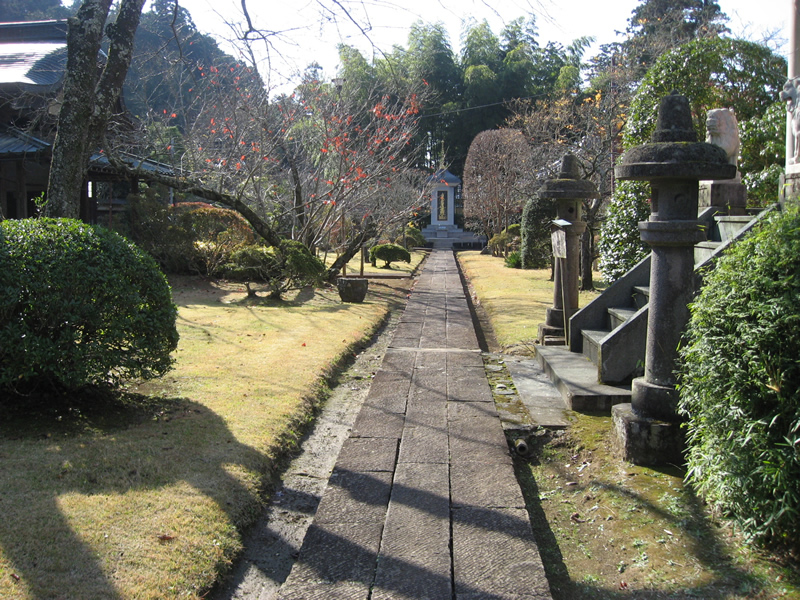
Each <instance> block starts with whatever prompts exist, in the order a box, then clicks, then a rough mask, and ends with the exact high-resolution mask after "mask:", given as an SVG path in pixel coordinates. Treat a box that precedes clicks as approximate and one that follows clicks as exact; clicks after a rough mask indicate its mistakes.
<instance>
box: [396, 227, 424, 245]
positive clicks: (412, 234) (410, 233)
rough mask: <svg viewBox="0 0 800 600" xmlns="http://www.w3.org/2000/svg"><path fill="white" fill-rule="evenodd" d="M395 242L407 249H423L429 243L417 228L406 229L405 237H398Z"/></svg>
mask: <svg viewBox="0 0 800 600" xmlns="http://www.w3.org/2000/svg"><path fill="white" fill-rule="evenodd" d="M395 242H396V243H397V244H398V245H403V246H404V247H406V248H413V247H421V246H424V245H425V244H426V243H427V242H426V240H425V236H424V235H422V232H421V231H420V230H419V229H417V228H416V227H406V228H405V231H404V233H403V235H400V236H398V237H397V239H396V240H395Z"/></svg>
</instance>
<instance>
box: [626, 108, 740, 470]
mask: <svg viewBox="0 0 800 600" xmlns="http://www.w3.org/2000/svg"><path fill="white" fill-rule="evenodd" d="M615 174H616V176H617V178H618V179H622V180H626V179H627V180H636V181H649V182H650V187H651V192H652V195H651V200H650V202H651V213H650V218H649V220H648V221H644V222H641V223H639V230H640V233H641V238H642V240H643V241H644V242H646V243H647V244H649V245H650V246H651V247H652V250H653V254H652V260H651V267H650V303H649V309H648V319H647V350H646V353H647V354H646V358H645V369H644V377H640V378H638V379H634V381H633V385H632V390H631V391H632V398H631V404H619V405H617V406H615V407H614V408H613V409H612V415H613V417H614V422H615V429H616V431H617V433H618V436H619V439H618V440H617V443H618V447H619V448H620V449H621V450H622V454H623V458H625V459H626V460H629V461H631V462H634V463H637V464H665V463H673V464H681V463H682V450H683V440H682V436H681V432H680V424H679V422H680V419H679V417H678V413H677V405H678V392H677V390H676V388H675V384H676V379H675V369H676V366H677V358H678V345H679V343H680V340H681V336H682V334H683V330H684V328H685V326H686V323H687V322H688V320H689V308H688V305H689V303H690V302H691V300H692V298H693V296H694V293H695V283H694V245H695V244H696V243H698V242H701V241H704V240H705V239H706V236H705V232H704V231H703V229H702V228H701V225H700V222H699V221H698V220H697V207H698V182H699V181H700V180H705V179H731V178H733V177H734V176H735V175H736V167H735V166H734V165H732V164H729V163H728V160H727V157H726V155H725V151H724V150H723V149H722V148H720V147H719V146H716V145H713V144H709V143H707V142H698V141H697V135H696V133H695V130H694V126H693V124H692V115H691V110H690V108H689V100H688V99H687V98H686V97H685V96H681V95H678V94H677V93H676V92H673V93H672V94H671V95H669V96H666V97H665V98H663V99H662V100H661V105H660V106H659V110H658V120H657V124H656V131H655V132H654V133H653V137H652V143H649V144H644V145H641V146H636V147H634V148H631V149H630V150H628V151H627V152H626V153H625V154H624V155H623V156H622V157H621V160H620V163H619V164H618V165H617V166H616V168H615Z"/></svg>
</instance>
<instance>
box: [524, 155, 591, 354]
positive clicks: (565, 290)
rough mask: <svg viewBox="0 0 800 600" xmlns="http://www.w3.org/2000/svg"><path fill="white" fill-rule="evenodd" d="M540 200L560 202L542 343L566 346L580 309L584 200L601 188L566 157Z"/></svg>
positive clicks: (584, 225)
mask: <svg viewBox="0 0 800 600" xmlns="http://www.w3.org/2000/svg"><path fill="white" fill-rule="evenodd" d="M538 195H539V198H541V199H553V200H555V201H556V219H555V220H554V221H553V225H552V227H551V234H552V240H553V261H554V263H553V264H554V269H553V279H554V284H555V285H554V291H553V306H552V307H551V308H548V309H547V317H546V320H545V322H544V323H542V324H540V325H539V343H540V344H546V345H563V344H564V343H565V340H566V335H565V333H566V329H567V325H568V323H569V318H570V316H572V315H573V314H574V313H575V312H576V311H577V310H578V271H579V268H578V265H579V264H580V245H579V241H580V236H581V235H582V234H583V232H584V231H586V223H585V222H584V221H583V220H582V219H583V201H584V200H586V199H589V198H597V197H598V195H599V194H598V193H597V188H596V187H595V185H594V184H593V183H592V182H591V181H587V180H585V179H581V174H580V168H579V165H578V159H577V158H576V157H575V156H573V155H572V154H566V155H564V158H563V159H562V160H561V172H560V173H559V175H558V177H557V178H556V179H548V180H547V181H545V183H544V185H543V186H542V187H541V189H540V190H539V194H538Z"/></svg>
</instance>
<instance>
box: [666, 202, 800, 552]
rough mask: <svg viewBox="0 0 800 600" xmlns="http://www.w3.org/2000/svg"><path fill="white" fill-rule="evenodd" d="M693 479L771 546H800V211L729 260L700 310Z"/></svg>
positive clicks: (694, 356) (690, 385) (691, 385)
mask: <svg viewBox="0 0 800 600" xmlns="http://www.w3.org/2000/svg"><path fill="white" fill-rule="evenodd" d="M686 338H687V339H686V344H685V346H684V347H683V349H682V350H681V359H682V368H681V372H680V405H679V409H680V411H681V413H682V414H683V415H685V416H686V418H687V419H688V422H687V430H688V434H687V439H688V467H689V472H688V479H689V480H690V481H691V482H693V483H694V485H695V486H696V487H697V490H698V491H699V492H700V494H701V495H702V496H704V497H705V498H706V499H707V500H708V501H709V502H711V503H712V504H713V505H715V506H716V507H717V508H718V509H720V510H721V511H722V512H724V513H727V514H728V515H730V516H731V517H732V518H733V519H735V520H736V521H738V523H739V524H740V526H741V527H743V528H744V530H745V531H746V532H748V533H749V534H752V535H753V536H756V537H759V538H762V539H771V540H783V541H787V542H790V543H792V544H795V545H796V544H797V543H798V542H800V484H799V483H798V482H800V361H799V360H798V357H800V211H799V210H798V208H796V207H794V208H791V209H789V210H787V211H786V212H785V213H784V214H781V215H776V217H775V218H773V219H771V220H770V222H769V223H767V224H765V225H764V226H763V227H761V228H760V229H759V230H758V231H756V232H754V233H752V234H750V235H749V236H748V237H747V238H746V239H745V240H743V241H742V242H740V243H738V244H737V245H736V246H735V247H733V248H732V249H731V250H730V251H729V252H727V253H726V255H725V256H723V257H722V258H721V259H720V260H719V263H718V265H717V267H716V269H715V270H714V271H713V272H711V273H709V274H708V275H707V276H706V280H705V286H704V287H703V290H702V292H701V293H700V295H699V296H698V298H697V300H696V302H695V303H694V304H693V305H692V307H691V319H690V323H689V326H688V330H687V335H686Z"/></svg>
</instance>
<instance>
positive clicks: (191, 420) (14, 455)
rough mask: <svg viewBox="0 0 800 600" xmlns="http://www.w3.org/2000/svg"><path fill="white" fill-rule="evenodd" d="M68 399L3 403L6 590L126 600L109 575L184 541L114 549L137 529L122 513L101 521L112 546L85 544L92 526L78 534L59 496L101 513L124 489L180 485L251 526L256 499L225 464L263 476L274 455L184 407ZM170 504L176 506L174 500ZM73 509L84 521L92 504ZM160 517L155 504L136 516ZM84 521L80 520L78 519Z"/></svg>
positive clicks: (175, 402) (0, 538)
mask: <svg viewBox="0 0 800 600" xmlns="http://www.w3.org/2000/svg"><path fill="white" fill-rule="evenodd" d="M62 400H63V399H62ZM69 400H70V405H71V406H72V408H65V405H66V403H65V402H62V403H58V402H53V400H52V399H48V398H45V397H38V398H37V397H27V398H13V399H12V398H4V399H3V400H2V401H0V413H2V414H3V418H2V425H0V481H1V482H2V485H0V490H2V492H1V493H0V499H2V506H3V513H4V518H3V519H2V523H0V547H1V548H2V554H3V556H4V557H5V558H6V559H7V560H8V561H9V562H10V563H11V568H12V569H13V573H9V574H6V575H5V578H7V579H6V582H5V583H8V581H10V579H8V576H9V575H11V578H13V580H14V581H17V582H19V583H18V584H17V585H21V586H24V587H25V588H26V589H27V593H28V595H29V596H30V597H32V598H37V599H39V598H41V599H44V598H56V597H62V595H63V594H66V596H63V597H67V596H69V597H80V598H82V599H84V600H89V599H92V598H97V599H106V600H107V599H116V598H123V597H125V596H124V594H123V593H122V592H121V591H120V590H119V589H118V588H117V587H116V585H115V583H114V579H115V577H116V575H117V568H118V567H122V566H123V565H124V563H125V562H126V561H133V562H134V563H135V562H137V561H145V562H147V561H148V560H153V559H152V556H154V555H156V554H157V552H158V548H159V545H160V544H164V543H170V544H173V548H175V547H181V544H183V543H184V541H183V540H181V539H180V537H181V534H180V532H176V533H175V536H177V537H176V538H175V540H176V541H174V542H173V541H168V542H165V541H164V539H160V538H159V537H158V534H159V533H162V534H166V533H168V532H167V531H164V532H159V531H148V532H147V533H146V534H144V533H142V534H141V539H135V540H128V544H129V546H123V545H122V544H124V543H125V542H124V541H123V540H122V539H119V537H118V536H120V534H119V532H120V531H125V532H126V533H125V534H124V535H122V537H124V536H125V535H128V536H130V532H128V531H127V530H128V529H132V530H135V529H134V528H135V524H134V523H132V522H130V520H129V519H130V515H129V516H128V517H127V520H126V518H125V517H123V516H121V515H120V516H119V517H117V516H116V515H114V516H110V517H108V519H106V520H105V521H103V518H102V517H100V518H99V519H100V522H101V523H104V525H103V526H105V527H109V529H108V532H109V533H107V535H106V538H109V535H112V538H117V539H109V540H108V544H106V543H104V542H97V540H96V539H94V543H91V544H90V543H89V542H88V541H87V536H89V537H91V538H96V536H98V535H100V534H101V532H98V531H95V529H96V527H95V525H96V524H95V523H94V521H93V518H94V517H93V516H92V524H91V526H89V527H87V528H84V530H83V531H76V530H75V529H74V528H73V524H72V521H71V519H77V520H78V521H80V519H81V518H80V517H76V516H75V515H74V514H73V515H68V514H66V513H65V512H64V510H63V508H62V507H63V499H64V498H65V497H66V496H74V495H78V496H82V497H84V498H89V497H93V496H94V497H96V498H97V502H98V505H99V506H102V502H104V501H110V502H114V501H116V500H117V499H118V498H119V497H121V496H124V495H125V494H127V493H129V492H139V491H151V490H160V489H164V488H166V487H168V486H172V485H175V484H183V483H185V484H188V485H189V486H190V487H191V488H192V489H193V490H194V491H195V492H196V493H197V494H200V495H202V496H205V497H206V498H210V499H211V500H213V502H214V503H215V504H216V505H217V506H218V507H219V509H220V510H221V511H222V512H224V513H226V515H227V520H228V521H229V522H230V523H231V524H233V525H234V526H237V527H240V526H241V525H242V524H243V521H246V520H247V519H248V518H249V517H248V512H253V511H257V510H258V509H259V500H258V498H257V497H254V496H256V495H257V494H254V490H253V489H252V488H248V487H246V486H245V485H243V484H242V482H241V481H240V480H239V479H238V478H236V477H234V476H233V475H232V474H231V466H234V467H235V468H236V469H240V470H244V471H246V472H248V473H260V474H263V473H269V472H270V471H271V469H270V467H273V468H274V457H268V456H267V455H265V454H264V453H262V452H259V451H256V450H254V449H253V448H251V447H249V446H246V445H243V444H240V443H238V442H237V441H236V438H235V437H234V435H233V434H232V432H231V431H230V430H229V429H228V427H227V426H226V424H225V421H224V419H223V418H222V417H220V416H219V415H217V414H215V413H214V412H213V411H211V410H209V409H208V408H207V407H205V406H203V405H201V404H198V403H195V402H192V401H190V400H187V399H183V398H151V397H146V396H139V395H133V394H114V393H108V392H105V393H101V392H96V391H94V392H91V393H87V394H86V395H83V396H81V397H75V396H72V397H70V399H69ZM134 495H135V494H134ZM174 500H175V501H177V502H180V497H176V498H174ZM88 502H89V504H91V503H92V502H94V501H93V500H90V501H88ZM121 502H126V500H121ZM82 506H83V510H89V511H90V512H92V511H93V510H94V509H93V508H91V506H95V505H94V504H91V506H90V507H89V508H88V509H87V508H86V506H87V505H86V504H84V505H82ZM123 506H124V505H120V507H123ZM126 508H129V509H131V507H127V506H126ZM140 508H141V507H140ZM165 508H167V507H166V506H160V505H158V504H156V505H153V506H151V507H150V510H148V511H147V514H146V515H142V516H145V517H147V516H150V515H151V514H155V512H157V511H158V510H163V509H165ZM132 509H133V510H136V507H135V506H134V507H132ZM183 510H184V511H191V510H192V507H191V506H189V505H187V506H185V507H183ZM132 514H137V513H135V512H134V513H132ZM197 518H202V517H200V516H199V515H198V517H197ZM83 519H84V522H85V521H86V516H85V515H84V517H83ZM78 521H76V522H78ZM112 532H115V533H112ZM101 537H102V536H101ZM169 540H172V538H171V537H170V538H169ZM185 543H186V544H189V542H188V541H187V542H185ZM98 544H99V545H102V546H104V547H105V546H106V545H110V546H115V547H116V548H117V550H119V548H126V550H125V551H124V552H125V553H126V555H125V556H124V557H123V556H122V554H121V552H120V551H115V552H113V553H111V552H104V553H101V551H100V550H99V549H98ZM197 550H198V549H193V548H188V549H186V548H185V549H184V551H192V552H195V553H196V552H197ZM147 556H150V558H149V559H148V558H146V557H147ZM229 558H230V557H227V559H229ZM227 559H226V558H225V557H220V558H219V560H223V561H224V560H227ZM160 583H161V584H163V585H164V586H168V585H169V582H166V581H165V582H160ZM211 583H212V582H211V581H206V582H205V584H204V585H210V584H211ZM195 591H196V592H199V591H201V590H195Z"/></svg>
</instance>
